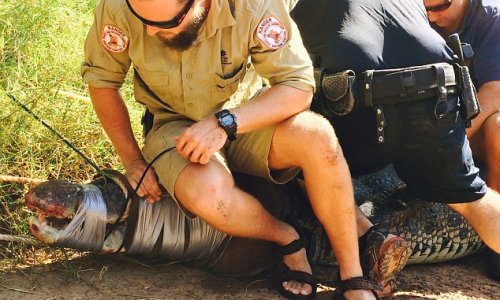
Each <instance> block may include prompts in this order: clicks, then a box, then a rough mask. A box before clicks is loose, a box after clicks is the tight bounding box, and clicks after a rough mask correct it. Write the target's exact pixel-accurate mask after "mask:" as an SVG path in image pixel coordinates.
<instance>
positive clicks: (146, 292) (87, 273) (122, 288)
mask: <svg viewBox="0 0 500 300" xmlns="http://www.w3.org/2000/svg"><path fill="white" fill-rule="evenodd" d="M483 264H484V262H483V261H482V259H481V257H478V256H476V257H470V258H466V259H462V260H458V261H455V262H450V263H442V264H436V265H411V266H407V267H406V268H405V269H404V270H403V271H402V273H401V274H400V276H399V277H398V281H399V291H398V292H397V293H396V294H395V296H394V297H393V298H394V299H500V283H499V282H495V281H493V280H491V279H488V278H487V277H486V276H485V275H484V274H483V267H484V265H483ZM315 272H316V274H317V276H319V277H320V279H323V281H322V283H323V284H322V285H321V288H320V290H319V293H318V296H317V299H332V291H333V289H332V286H333V284H332V282H331V281H330V282H329V281H328V279H333V278H334V277H333V276H330V274H335V273H336V270H328V269H326V268H316V270H315ZM273 286H274V285H273V283H272V281H271V280H269V279H266V278H265V277H256V278H249V279H248V278H247V279H238V278H228V277H223V276H219V275H214V274H211V273H209V272H206V271H203V270H199V269H196V268H193V267H187V266H184V265H179V264H174V265H172V264H170V265H169V264H165V263H162V262H159V261H144V260H141V261H139V260H135V259H131V258H129V257H125V256H122V255H118V256H100V255H90V254H89V255H84V256H80V257H77V258H73V259H69V260H66V261H64V262H57V263H49V264H46V265H42V266H34V267H33V266H32V267H26V268H17V269H16V270H15V271H4V272H1V273H0V299H16V298H17V299H250V300H257V299H282V297H281V296H280V295H279V293H278V292H277V291H276V290H275V289H274V287H273Z"/></svg>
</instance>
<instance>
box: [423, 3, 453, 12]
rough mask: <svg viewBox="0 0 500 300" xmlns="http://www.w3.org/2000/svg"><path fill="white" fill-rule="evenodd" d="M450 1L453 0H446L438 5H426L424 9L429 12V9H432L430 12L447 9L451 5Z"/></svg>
mask: <svg viewBox="0 0 500 300" xmlns="http://www.w3.org/2000/svg"><path fill="white" fill-rule="evenodd" d="M452 1H453V0H447V1H446V2H444V3H441V4H438V5H434V6H426V7H425V10H426V11H427V12H430V11H432V12H442V11H444V10H447V9H448V8H449V7H450V6H451V2H452Z"/></svg>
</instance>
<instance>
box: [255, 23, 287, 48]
mask: <svg viewBox="0 0 500 300" xmlns="http://www.w3.org/2000/svg"><path fill="white" fill-rule="evenodd" d="M257 37H258V38H259V40H260V41H261V42H262V43H263V44H264V45H265V46H267V47H269V48H271V49H275V50H276V49H279V48H281V47H282V46H283V45H284V44H285V43H286V42H287V41H288V32H287V30H286V28H285V27H284V26H283V25H282V24H281V22H280V21H279V20H278V19H276V18H275V17H267V18H265V19H263V20H262V21H260V24H259V26H257Z"/></svg>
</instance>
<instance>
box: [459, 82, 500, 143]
mask: <svg viewBox="0 0 500 300" xmlns="http://www.w3.org/2000/svg"><path fill="white" fill-rule="evenodd" d="M477 97H478V100H479V104H480V106H481V113H480V114H479V115H478V116H477V117H476V118H475V119H474V120H473V121H472V127H471V128H469V129H467V136H468V137H469V138H470V137H471V136H473V135H474V133H476V132H477V131H478V130H479V128H481V126H482V125H483V123H484V121H485V120H486V119H488V117H489V116H491V115H492V114H494V113H495V112H498V111H500V81H490V82H487V83H485V84H484V85H483V86H481V88H480V89H479V91H478V92H477Z"/></svg>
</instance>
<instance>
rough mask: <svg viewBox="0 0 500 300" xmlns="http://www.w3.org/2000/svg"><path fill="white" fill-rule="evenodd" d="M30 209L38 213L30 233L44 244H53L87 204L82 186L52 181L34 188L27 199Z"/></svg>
mask: <svg viewBox="0 0 500 300" xmlns="http://www.w3.org/2000/svg"><path fill="white" fill-rule="evenodd" d="M24 200H25V203H26V206H27V207H28V208H29V209H31V210H32V211H34V212H35V216H33V217H31V218H30V220H29V224H30V230H31V232H32V233H33V235H34V236H35V237H36V238H37V239H39V240H40V241H42V242H44V243H47V244H53V243H54V241H56V240H57V236H58V232H59V231H61V230H64V228H66V226H67V225H68V224H69V222H70V221H71V219H72V218H73V216H74V215H75V213H76V210H77V209H78V207H79V206H80V204H81V203H82V200H83V188H82V186H80V185H78V184H74V183H70V182H68V181H63V180H50V181H47V182H44V183H41V184H39V185H37V186H36V187H34V188H31V189H30V190H29V191H28V193H26V195H25V197H24Z"/></svg>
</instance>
